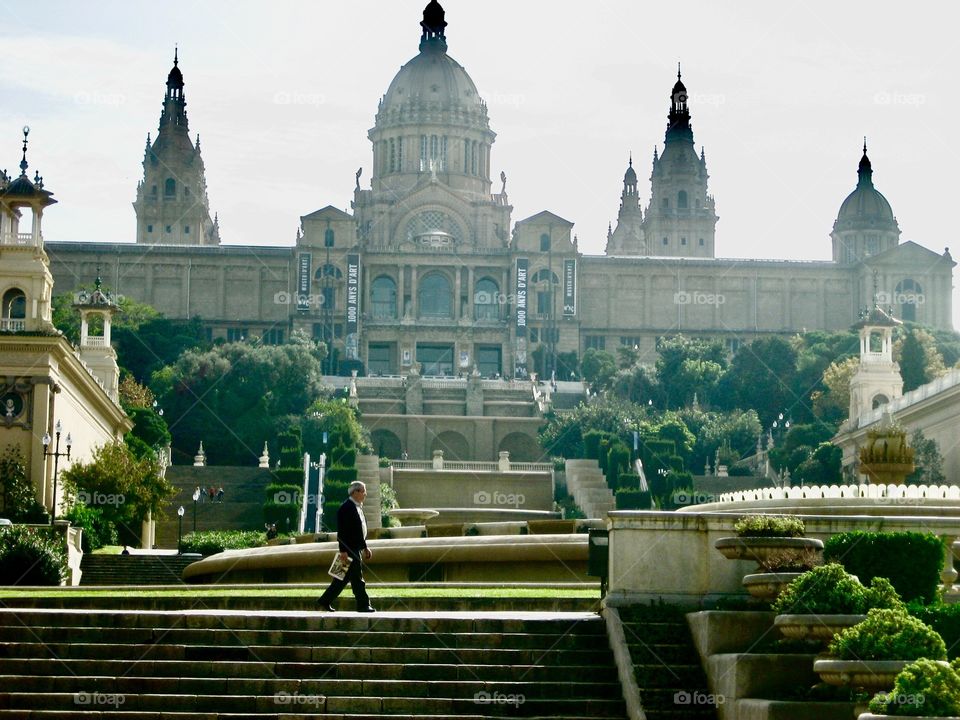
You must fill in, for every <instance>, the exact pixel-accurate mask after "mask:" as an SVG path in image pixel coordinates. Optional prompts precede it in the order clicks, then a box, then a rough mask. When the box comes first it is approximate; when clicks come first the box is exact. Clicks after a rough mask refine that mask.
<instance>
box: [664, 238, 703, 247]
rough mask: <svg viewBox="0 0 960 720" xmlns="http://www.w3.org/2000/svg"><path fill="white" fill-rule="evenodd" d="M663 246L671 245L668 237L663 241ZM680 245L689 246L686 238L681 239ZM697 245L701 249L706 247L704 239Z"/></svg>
mask: <svg viewBox="0 0 960 720" xmlns="http://www.w3.org/2000/svg"><path fill="white" fill-rule="evenodd" d="M663 244H664V245H669V244H670V238H666V237H665V238H664V239H663ZM680 244H681V245H686V244H687V239H686V238H685V237H682V238H680ZM697 245H699V246H700V247H703V246H704V245H706V243H705V242H704V240H703V238H700V239H699V240H698V241H697Z"/></svg>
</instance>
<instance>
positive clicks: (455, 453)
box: [430, 430, 471, 460]
mask: <svg viewBox="0 0 960 720" xmlns="http://www.w3.org/2000/svg"><path fill="white" fill-rule="evenodd" d="M434 450H443V459H444V460H469V459H470V456H471V453H470V443H469V442H467V439H466V438H465V437H464V436H463V435H461V434H460V433H458V432H454V431H453V430H444V431H443V432H441V433H438V434H437V436H436V437H434V438H433V442H432V443H431V444H430V454H431V455H433V451H434Z"/></svg>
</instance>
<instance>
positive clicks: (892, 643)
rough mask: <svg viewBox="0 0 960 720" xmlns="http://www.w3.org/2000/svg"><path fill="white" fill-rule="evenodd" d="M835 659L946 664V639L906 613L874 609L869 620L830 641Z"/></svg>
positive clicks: (844, 631) (830, 649)
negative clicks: (938, 662) (943, 662)
mask: <svg viewBox="0 0 960 720" xmlns="http://www.w3.org/2000/svg"><path fill="white" fill-rule="evenodd" d="M829 651H830V654H831V655H836V656H837V657H838V658H840V659H841V660H919V659H920V658H929V659H931V660H946V659H947V648H946V646H945V645H944V643H943V638H941V637H940V635H938V634H937V632H936V631H935V630H934V629H933V628H931V627H930V626H929V625H927V624H926V623H924V622H922V621H920V620H917V618H915V617H911V616H909V615H907V613H906V612H904V611H903V610H888V609H882V608H874V609H873V610H871V611H870V612H868V613H867V619H866V620H864V621H863V622H860V623H858V624H856V625H854V626H853V627H851V628H847V629H846V630H843V631H842V632H840V633H839V634H838V635H835V636H834V638H833V640H831V641H830V648H829Z"/></svg>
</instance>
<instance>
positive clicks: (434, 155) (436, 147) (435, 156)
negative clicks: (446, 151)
mask: <svg viewBox="0 0 960 720" xmlns="http://www.w3.org/2000/svg"><path fill="white" fill-rule="evenodd" d="M439 162H440V144H439V141H438V138H437V136H436V135H431V136H430V169H431V170H439V169H440V168H438V167H437V165H438V163H439Z"/></svg>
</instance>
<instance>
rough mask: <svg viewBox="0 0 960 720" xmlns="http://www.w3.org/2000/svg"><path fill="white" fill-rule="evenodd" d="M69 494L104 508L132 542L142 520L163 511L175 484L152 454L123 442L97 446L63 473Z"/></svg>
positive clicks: (121, 531)
mask: <svg viewBox="0 0 960 720" xmlns="http://www.w3.org/2000/svg"><path fill="white" fill-rule="evenodd" d="M61 477H62V478H63V487H64V492H65V494H66V495H68V496H70V497H72V498H73V499H74V501H80V502H83V504H84V505H86V506H87V507H90V508H97V509H99V510H101V512H102V517H103V519H104V520H105V521H107V522H110V523H113V525H114V526H115V527H116V528H117V529H118V530H119V532H120V535H121V540H122V541H123V540H125V541H128V542H133V540H134V539H135V538H137V537H139V535H140V523H141V522H142V521H143V520H145V519H146V518H147V515H148V514H150V513H152V514H153V517H154V519H156V518H157V516H158V515H159V514H160V511H161V508H162V506H163V503H164V501H165V500H167V498H169V497H170V496H172V495H173V493H174V489H173V487H172V486H171V485H170V484H169V483H168V482H167V481H166V480H164V479H163V478H162V477H160V466H159V464H158V463H157V461H156V459H154V458H152V457H142V458H138V457H136V456H135V455H134V454H133V453H132V452H131V451H130V450H129V449H128V448H127V446H126V445H125V444H124V443H122V442H116V443H109V444H107V445H103V446H101V447H99V448H97V449H96V450H95V451H94V453H93V457H92V458H91V459H90V460H89V461H88V462H84V461H78V462H75V463H74V464H73V465H71V466H70V467H69V468H68V469H67V470H65V471H64V472H63V474H62V476H61Z"/></svg>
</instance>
